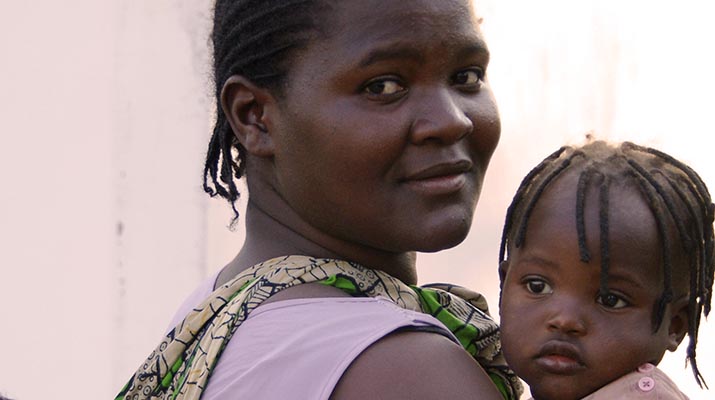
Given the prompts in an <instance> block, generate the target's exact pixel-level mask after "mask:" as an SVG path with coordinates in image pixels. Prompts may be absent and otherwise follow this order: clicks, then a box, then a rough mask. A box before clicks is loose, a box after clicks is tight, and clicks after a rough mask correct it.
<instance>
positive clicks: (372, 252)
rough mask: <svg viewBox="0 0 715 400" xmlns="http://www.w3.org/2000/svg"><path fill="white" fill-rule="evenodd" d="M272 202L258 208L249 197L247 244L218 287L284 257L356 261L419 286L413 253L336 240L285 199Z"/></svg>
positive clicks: (221, 275)
mask: <svg viewBox="0 0 715 400" xmlns="http://www.w3.org/2000/svg"><path fill="white" fill-rule="evenodd" d="M262 200H265V199H262ZM273 200H274V201H268V202H265V201H261V204H260V205H259V204H257V203H256V202H253V201H251V199H250V197H249V201H248V206H247V209H246V212H245V214H244V215H245V218H246V240H245V242H244V245H243V247H242V248H241V251H240V252H239V253H238V255H237V256H236V257H235V258H234V259H233V260H232V261H231V262H230V263H229V264H228V265H227V266H226V267H225V268H224V270H223V271H221V274H220V275H219V278H218V284H222V283H224V282H226V281H228V280H230V279H231V278H233V277H234V276H236V275H237V274H238V273H239V272H241V271H243V270H244V269H246V268H249V267H251V266H253V265H255V264H258V263H260V262H263V261H266V260H269V259H271V258H275V257H280V256H285V255H305V256H311V257H316V258H337V259H342V260H348V261H353V262H357V263H359V264H362V265H364V266H366V267H368V268H372V269H378V270H382V271H384V272H386V273H388V274H390V275H392V276H394V277H395V278H397V279H400V280H401V281H403V282H405V283H408V284H415V283H417V272H416V269H415V260H416V255H415V253H414V252H406V253H392V252H387V251H383V250H379V249H375V248H372V247H368V246H364V245H361V244H357V243H350V242H346V241H343V240H340V239H337V238H334V237H332V236H329V235H327V234H325V233H323V232H320V231H319V230H317V229H315V228H314V227H312V226H310V224H308V223H306V222H305V221H304V220H303V219H301V218H300V216H298V215H297V214H296V213H295V212H294V211H293V210H292V209H291V208H290V207H289V206H288V205H287V204H285V202H283V201H282V199H273ZM266 203H267V204H266ZM278 216H280V218H278Z"/></svg>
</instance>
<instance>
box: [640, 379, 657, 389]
mask: <svg viewBox="0 0 715 400" xmlns="http://www.w3.org/2000/svg"><path fill="white" fill-rule="evenodd" d="M654 388H655V381H654V380H653V378H651V377H649V376H644V377H642V378H640V379H639V380H638V389H640V390H641V391H642V392H650V391H651V390H653V389H654Z"/></svg>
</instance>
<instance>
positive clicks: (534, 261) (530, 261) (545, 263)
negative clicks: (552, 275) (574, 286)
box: [517, 255, 559, 269]
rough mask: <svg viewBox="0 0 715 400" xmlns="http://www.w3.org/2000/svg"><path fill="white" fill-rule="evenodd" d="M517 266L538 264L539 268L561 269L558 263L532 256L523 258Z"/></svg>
mask: <svg viewBox="0 0 715 400" xmlns="http://www.w3.org/2000/svg"><path fill="white" fill-rule="evenodd" d="M517 264H537V265H539V266H543V267H547V268H551V269H556V268H558V267H559V263H558V262H556V261H551V260H547V259H545V258H542V257H539V256H535V255H530V256H526V257H521V258H520V259H519V262H518V263H517Z"/></svg>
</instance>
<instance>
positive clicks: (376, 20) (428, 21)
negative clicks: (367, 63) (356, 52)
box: [321, 0, 480, 44]
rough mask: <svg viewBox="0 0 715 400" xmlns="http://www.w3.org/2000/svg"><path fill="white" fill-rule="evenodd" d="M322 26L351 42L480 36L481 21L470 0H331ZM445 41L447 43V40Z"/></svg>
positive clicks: (330, 34)
mask: <svg viewBox="0 0 715 400" xmlns="http://www.w3.org/2000/svg"><path fill="white" fill-rule="evenodd" d="M321 28H322V30H323V31H324V32H325V33H326V36H327V37H329V38H330V37H332V38H335V37H340V38H342V39H344V40H346V41H347V42H348V43H350V42H353V41H357V40H358V39H362V40H363V41H364V40H365V39H366V38H367V39H370V40H371V41H389V40H394V38H400V37H402V38H403V40H408V39H414V40H421V39H423V38H424V37H423V36H427V35H430V36H431V35H435V34H438V35H442V36H445V37H449V36H465V35H467V36H473V37H477V36H479V37H480V33H479V22H478V20H477V18H476V16H475V14H474V10H473V8H472V4H471V2H470V1H467V0H409V1H404V0H348V1H339V2H335V3H333V4H331V6H330V7H329V8H328V10H327V12H326V13H324V15H323V21H321ZM445 44H446V43H445Z"/></svg>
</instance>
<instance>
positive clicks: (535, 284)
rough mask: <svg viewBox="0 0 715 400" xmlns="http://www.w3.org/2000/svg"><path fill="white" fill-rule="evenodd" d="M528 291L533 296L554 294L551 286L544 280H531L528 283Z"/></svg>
mask: <svg viewBox="0 0 715 400" xmlns="http://www.w3.org/2000/svg"><path fill="white" fill-rule="evenodd" d="M526 290H528V291H529V293H533V294H549V293H552V292H553V289H551V286H550V285H549V284H548V283H546V282H544V281H543V280H542V279H529V280H528V281H526Z"/></svg>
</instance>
